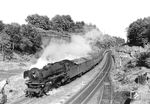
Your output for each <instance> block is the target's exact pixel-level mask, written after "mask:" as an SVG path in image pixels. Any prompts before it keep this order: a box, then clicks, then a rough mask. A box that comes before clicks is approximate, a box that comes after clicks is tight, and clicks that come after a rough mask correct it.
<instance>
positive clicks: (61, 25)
mask: <svg viewBox="0 0 150 104" xmlns="http://www.w3.org/2000/svg"><path fill="white" fill-rule="evenodd" d="M26 21H27V22H28V24H31V25H33V26H35V27H38V28H42V29H44V30H54V31H58V32H64V31H65V32H78V31H79V30H80V31H81V30H83V26H84V22H76V23H75V22H74V21H73V20H72V18H71V16H70V15H56V16H54V17H53V18H52V19H51V20H50V19H49V18H48V17H47V16H40V15H38V14H34V15H29V16H28V17H27V18H26Z"/></svg>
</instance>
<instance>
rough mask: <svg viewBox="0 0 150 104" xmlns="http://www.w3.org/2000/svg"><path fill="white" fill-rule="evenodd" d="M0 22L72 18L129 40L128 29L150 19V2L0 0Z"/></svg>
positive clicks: (143, 0)
mask: <svg viewBox="0 0 150 104" xmlns="http://www.w3.org/2000/svg"><path fill="white" fill-rule="evenodd" d="M0 3H1V5H0V20H2V21H3V22H4V23H11V22H17V23H19V24H24V23H25V18H26V17H27V16H28V15H30V14H35V13H37V14H39V15H47V16H48V17H49V18H52V17H54V16H55V15H56V14H60V15H67V14H69V15H71V17H72V18H73V20H74V21H85V22H86V23H92V24H95V25H96V26H97V27H98V28H99V29H100V31H101V32H103V33H107V34H109V35H115V36H120V37H122V38H126V28H127V27H128V26H129V24H130V23H131V22H133V21H135V20H136V19H138V18H143V17H148V16H150V1H149V0H1V1H0Z"/></svg>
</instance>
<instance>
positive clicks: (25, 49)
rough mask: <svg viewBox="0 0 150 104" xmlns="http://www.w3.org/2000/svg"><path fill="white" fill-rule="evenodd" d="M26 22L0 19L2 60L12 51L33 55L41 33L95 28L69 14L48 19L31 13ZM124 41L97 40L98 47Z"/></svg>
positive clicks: (39, 47)
mask: <svg viewBox="0 0 150 104" xmlns="http://www.w3.org/2000/svg"><path fill="white" fill-rule="evenodd" d="M25 21H26V22H27V24H21V25H20V24H18V23H11V24H5V23H3V21H0V39H1V42H0V52H1V54H2V56H3V60H6V59H9V60H11V59H12V58H13V55H14V53H15V54H19V55H34V54H36V53H37V52H39V51H41V50H42V48H43V47H42V44H43V43H42V39H43V34H45V35H47V36H49V37H51V36H52V35H53V34H55V35H57V36H60V37H61V36H62V37H63V36H66V37H67V36H68V37H70V35H71V34H72V33H76V34H78V33H80V34H81V33H85V32H87V30H88V29H93V28H96V27H95V26H94V25H88V24H85V23H84V22H83V21H77V22H75V21H74V20H73V19H72V18H71V16H70V15H56V16H54V17H53V18H51V19H49V17H47V16H42V15H38V14H33V15H29V16H27V18H26V19H25ZM88 31H89V30H88ZM122 43H124V40H123V39H121V38H119V37H111V36H109V35H106V36H105V39H104V41H101V42H100V41H98V42H97V43H96V45H97V46H98V47H100V48H110V47H114V46H116V45H118V44H122Z"/></svg>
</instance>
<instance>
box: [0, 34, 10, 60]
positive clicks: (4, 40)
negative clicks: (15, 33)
mask: <svg viewBox="0 0 150 104" xmlns="http://www.w3.org/2000/svg"><path fill="white" fill-rule="evenodd" d="M0 46H1V51H2V55H3V61H5V59H6V58H9V59H10V58H11V57H12V53H13V52H12V50H11V43H10V36H9V35H8V34H5V33H0Z"/></svg>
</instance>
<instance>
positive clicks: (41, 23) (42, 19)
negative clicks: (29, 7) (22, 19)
mask: <svg viewBox="0 0 150 104" xmlns="http://www.w3.org/2000/svg"><path fill="white" fill-rule="evenodd" d="M26 22H28V24H31V25H33V26H35V27H38V28H42V29H44V30H49V29H51V28H52V27H51V26H52V23H51V22H50V20H49V18H48V17H47V16H40V15H38V14H33V15H29V16H27V18H26Z"/></svg>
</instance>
